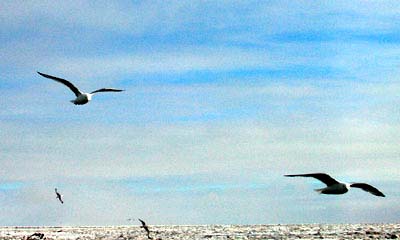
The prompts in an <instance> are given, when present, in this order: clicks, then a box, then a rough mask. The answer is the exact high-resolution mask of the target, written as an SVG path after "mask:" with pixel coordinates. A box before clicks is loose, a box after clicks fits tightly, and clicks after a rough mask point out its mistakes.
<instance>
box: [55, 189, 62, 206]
mask: <svg viewBox="0 0 400 240" xmlns="http://www.w3.org/2000/svg"><path fill="white" fill-rule="evenodd" d="M54 190H55V191H56V198H57V199H58V200H59V201H60V202H61V204H64V201H63V200H62V195H61V194H60V193H59V192H57V188H55V189H54Z"/></svg>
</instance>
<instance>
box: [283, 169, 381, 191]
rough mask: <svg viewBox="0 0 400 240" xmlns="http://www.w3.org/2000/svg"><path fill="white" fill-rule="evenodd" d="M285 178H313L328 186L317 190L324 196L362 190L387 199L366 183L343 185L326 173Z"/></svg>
mask: <svg viewBox="0 0 400 240" xmlns="http://www.w3.org/2000/svg"><path fill="white" fill-rule="evenodd" d="M285 177H313V178H316V179H318V180H320V181H321V182H323V183H325V184H326V187H325V188H320V189H316V190H315V191H317V192H319V193H322V194H344V193H347V192H348V191H349V190H350V188H352V187H353V188H361V189H362V190H364V191H366V192H369V193H371V194H373V195H375V196H378V197H385V195H384V194H383V193H382V192H381V191H379V190H378V189H376V188H375V187H373V186H371V185H369V184H366V183H351V184H350V183H343V182H338V181H337V180H336V179H334V178H332V177H331V176H329V175H328V174H326V173H307V174H290V175H285Z"/></svg>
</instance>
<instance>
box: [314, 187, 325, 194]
mask: <svg viewBox="0 0 400 240" xmlns="http://www.w3.org/2000/svg"><path fill="white" fill-rule="evenodd" d="M323 190H324V188H319V189H314V191H316V192H317V193H319V194H321V193H322V191H323Z"/></svg>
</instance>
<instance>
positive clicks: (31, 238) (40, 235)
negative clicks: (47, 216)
mask: <svg viewBox="0 0 400 240" xmlns="http://www.w3.org/2000/svg"><path fill="white" fill-rule="evenodd" d="M43 237H44V234H43V233H34V234H32V235H30V236H29V237H28V238H27V240H36V239H43Z"/></svg>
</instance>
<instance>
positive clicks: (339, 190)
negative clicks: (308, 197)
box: [315, 183, 350, 194]
mask: <svg viewBox="0 0 400 240" xmlns="http://www.w3.org/2000/svg"><path fill="white" fill-rule="evenodd" d="M349 189H350V184H348V183H337V184H333V185H330V186H327V187H325V188H320V189H316V190H315V191H317V192H319V193H323V194H344V193H347V192H348V191H349Z"/></svg>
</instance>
